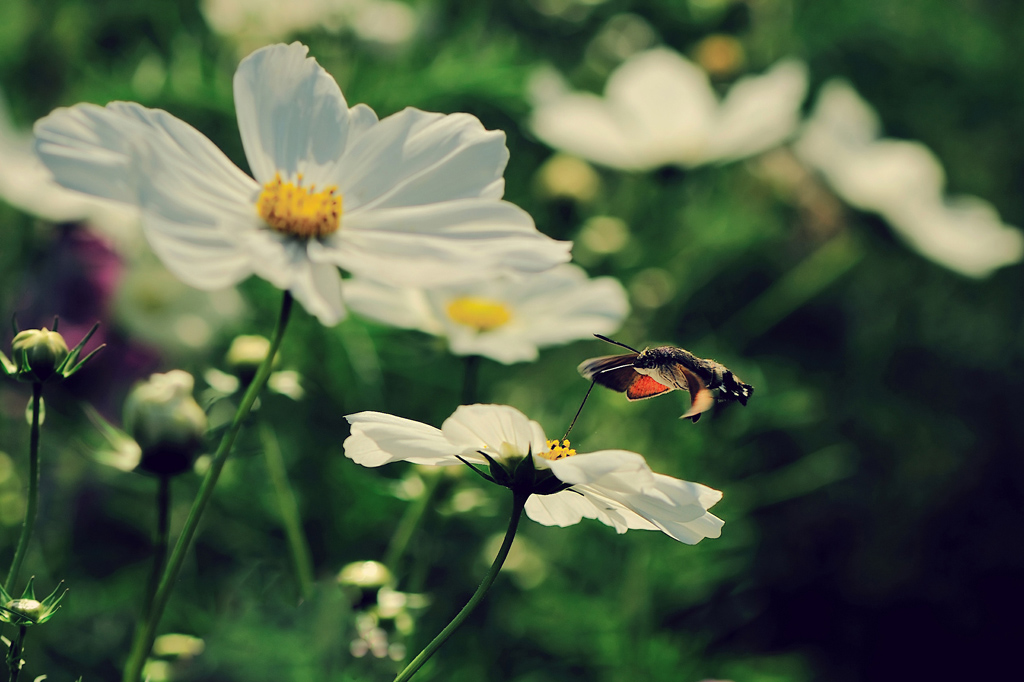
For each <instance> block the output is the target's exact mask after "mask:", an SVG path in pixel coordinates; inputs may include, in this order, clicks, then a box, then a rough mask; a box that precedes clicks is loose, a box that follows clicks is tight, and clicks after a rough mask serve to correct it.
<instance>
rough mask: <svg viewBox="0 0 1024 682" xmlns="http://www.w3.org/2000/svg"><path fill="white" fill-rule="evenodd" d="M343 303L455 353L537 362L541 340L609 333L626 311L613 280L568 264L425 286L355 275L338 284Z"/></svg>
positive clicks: (559, 341) (545, 343)
mask: <svg viewBox="0 0 1024 682" xmlns="http://www.w3.org/2000/svg"><path fill="white" fill-rule="evenodd" d="M345 302H346V303H347V304H348V306H349V307H350V308H352V310H355V311H356V312H358V313H360V314H362V315H365V316H367V317H370V318H373V319H375V320H379V321H381V322H384V323H385V324H390V325H393V326H396V327H402V328H405V329H418V330H420V331H423V332H426V333H427V334H434V335H436V336H444V337H446V338H447V339H448V345H449V346H450V348H451V351H452V352H453V353H455V354H456V355H483V356H485V357H489V358H492V359H494V360H497V361H498V362H503V363H505V364H511V363H513V362H526V361H532V360H536V359H537V355H538V350H539V349H540V348H543V347H545V346H553V345H558V344H562V343H568V342H569V341H574V340H576V339H584V338H590V337H591V335H593V334H594V333H599V334H611V333H613V332H615V331H616V330H617V329H618V328H619V326H620V325H621V324H622V320H623V319H624V318H625V317H626V315H627V314H628V313H629V302H628V300H627V298H626V292H625V290H624V289H623V288H622V285H621V284H619V282H618V280H616V279H614V278H612V277H598V278H595V279H590V278H589V277H587V273H586V272H584V271H583V268H581V267H579V266H577V265H571V264H565V265H560V266H557V267H555V268H552V269H551V270H548V271H546V272H541V273H538V274H536V275H530V276H529V277H525V278H508V277H503V278H499V279H493V280H487V281H482V282H476V283H471V284H463V285H456V286H450V287H438V288H431V289H417V288H410V287H402V288H399V287H390V286H387V285H384V284H380V283H378V282H373V281H370V280H365V279H359V278H356V279H353V280H350V281H347V282H346V283H345Z"/></svg>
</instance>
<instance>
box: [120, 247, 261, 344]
mask: <svg viewBox="0 0 1024 682" xmlns="http://www.w3.org/2000/svg"><path fill="white" fill-rule="evenodd" d="M127 266H128V267H127V271H126V272H125V274H124V276H123V277H122V279H121V282H120V283H119V286H118V288H117V291H116V293H115V295H114V307H113V312H114V319H115V321H116V322H117V324H118V325H119V326H120V327H121V328H122V329H124V330H125V331H126V332H128V334H129V335H130V336H131V338H133V339H138V340H140V341H143V342H145V343H146V344H149V345H151V346H154V347H156V348H159V349H161V350H162V351H164V352H170V353H182V352H189V351H194V350H196V349H198V348H204V347H206V346H207V345H208V344H209V343H210V342H211V341H213V339H214V337H215V336H216V335H217V334H219V333H220V331H221V329H223V328H225V327H230V326H232V325H234V324H235V323H237V322H238V321H239V320H241V319H242V317H243V316H244V315H245V312H246V304H245V301H244V299H243V298H242V296H241V295H240V294H239V293H238V291H237V290H235V289H230V288H228V289H220V290H217V291H197V290H195V289H192V288H190V287H188V286H186V285H185V284H183V283H182V282H181V281H180V280H179V279H177V278H176V277H175V276H174V275H173V274H171V273H170V272H169V271H168V270H167V268H165V267H164V266H163V265H162V264H161V263H160V262H159V261H158V260H157V259H156V258H155V257H153V256H152V255H151V254H149V253H148V252H143V253H140V254H139V255H138V256H137V257H136V258H133V259H131V260H129V261H128V262H127Z"/></svg>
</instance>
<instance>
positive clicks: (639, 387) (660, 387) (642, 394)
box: [626, 374, 672, 400]
mask: <svg viewBox="0 0 1024 682" xmlns="http://www.w3.org/2000/svg"><path fill="white" fill-rule="evenodd" d="M671 390H672V389H671V388H669V387H668V386H665V385H664V384H659V383H658V382H657V381H655V380H654V379H652V378H651V377H649V376H647V375H646V374H637V375H636V379H634V380H633V383H631V384H630V385H629V388H627V389H626V397H627V398H629V399H630V400H642V399H644V398H652V397H654V396H656V395H661V394H662V393H667V392H668V391H671Z"/></svg>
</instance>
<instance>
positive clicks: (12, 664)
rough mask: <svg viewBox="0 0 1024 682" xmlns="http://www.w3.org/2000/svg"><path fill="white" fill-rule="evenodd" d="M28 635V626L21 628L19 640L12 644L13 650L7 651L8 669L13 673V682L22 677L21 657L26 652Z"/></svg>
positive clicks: (19, 629)
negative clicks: (26, 636)
mask: <svg viewBox="0 0 1024 682" xmlns="http://www.w3.org/2000/svg"><path fill="white" fill-rule="evenodd" d="M26 634H28V626H27V625H22V626H21V627H19V628H18V638H17V639H16V640H14V641H13V642H11V648H10V649H8V650H7V667H8V668H9V669H10V671H11V678H10V679H11V682H18V676H19V675H21V655H22V653H24V651H25V635H26Z"/></svg>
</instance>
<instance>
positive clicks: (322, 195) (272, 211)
mask: <svg viewBox="0 0 1024 682" xmlns="http://www.w3.org/2000/svg"><path fill="white" fill-rule="evenodd" d="M337 191H338V188H337V187H328V188H327V189H323V190H320V191H319V192H317V191H316V185H310V186H309V187H308V188H307V187H303V186H302V174H301V173H300V174H299V176H298V180H297V181H296V182H295V184H292V183H290V182H284V181H282V180H281V174H280V173H278V174H277V175H275V176H274V179H273V180H271V181H270V182H268V183H267V184H265V185H263V191H262V192H260V198H259V199H257V200H256V210H257V211H258V212H259V214H260V217H261V218H263V219H264V220H265V221H267V224H268V225H270V226H271V227H272V228H274V229H275V230H277V231H278V232H280V233H282V234H288V235H291V236H293V237H299V238H300V239H308V238H310V237H323V236H324V235H328V234H331V233H332V232H336V231H337V230H338V228H339V227H341V195H335V192H337Z"/></svg>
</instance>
